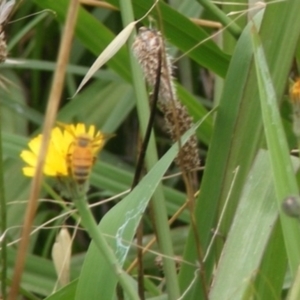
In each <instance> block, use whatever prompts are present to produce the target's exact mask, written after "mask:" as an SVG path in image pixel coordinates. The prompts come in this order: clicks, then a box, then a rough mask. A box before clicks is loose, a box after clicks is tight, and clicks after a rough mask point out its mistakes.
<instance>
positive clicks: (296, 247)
mask: <svg viewBox="0 0 300 300" xmlns="http://www.w3.org/2000/svg"><path fill="white" fill-rule="evenodd" d="M252 38H253V39H252V41H253V48H254V58H255V66H256V74H257V81H258V87H259V95H260V103H261V110H262V117H263V124H264V129H265V135H266V139H267V145H268V149H269V153H270V159H271V165H272V170H273V176H274V181H275V188H276V199H277V203H278V208H279V210H280V211H281V204H282V201H283V200H284V199H285V198H286V197H288V196H290V195H298V194H299V190H298V186H297V182H296V178H295V175H294V170H293V167H292V163H291V158H290V156H289V148H288V145H287V141H286V137H285V133H284V130H283V126H282V122H281V118H280V113H279V111H278V105H277V97H276V92H275V89H274V87H273V82H272V79H271V76H270V71H269V68H268V65H267V62H266V58H265V53H264V50H263V46H262V43H261V40H260V38H259V35H258V33H257V30H256V28H255V27H253V31H252ZM280 220H281V226H282V230H283V235H284V240H285V246H286V251H287V255H288V260H289V266H290V270H291V272H292V274H293V276H295V275H296V272H297V268H298V265H299V263H300V236H299V224H298V223H297V222H296V221H295V220H293V219H291V218H289V217H287V216H286V215H285V214H284V213H283V212H282V211H281V213H280Z"/></svg>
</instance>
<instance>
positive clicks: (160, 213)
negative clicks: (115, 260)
mask: <svg viewBox="0 0 300 300" xmlns="http://www.w3.org/2000/svg"><path fill="white" fill-rule="evenodd" d="M120 9H121V14H122V19H123V23H124V26H126V25H127V24H129V23H130V22H132V21H134V15H133V10H132V4H131V1H130V0H120ZM132 42H133V37H131V38H130V39H129V45H132ZM130 63H131V70H132V77H133V85H134V88H135V93H136V98H137V111H138V117H139V124H140V127H141V132H142V135H143V136H144V135H145V132H146V128H147V123H148V119H149V104H148V97H147V92H146V89H145V83H144V80H143V77H144V76H143V74H142V71H141V69H140V67H139V65H138V62H137V60H136V59H135V57H134V56H133V53H132V51H130ZM157 160H158V159H157V151H156V147H155V142H154V138H153V135H152V137H151V138H150V141H149V145H148V151H147V154H146V165H147V169H148V170H149V169H151V168H152V167H153V166H154V165H155V163H156V162H157ZM152 207H153V214H154V216H155V227H156V230H157V231H156V232H157V236H158V241H159V248H160V251H161V252H162V253H163V254H164V256H165V257H174V252H173V247H172V240H171V236H170V229H169V225H168V218H167V210H166V206H165V197H164V194H163V189H162V185H159V186H158V187H157V190H156V191H155V193H154V194H153V198H152ZM163 267H164V274H165V277H166V284H167V291H168V299H170V300H172V299H178V298H179V296H180V290H179V285H178V279H177V274H176V266H175V262H174V260H173V259H166V258H164V259H163Z"/></svg>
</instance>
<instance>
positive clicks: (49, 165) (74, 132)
mask: <svg viewBox="0 0 300 300" xmlns="http://www.w3.org/2000/svg"><path fill="white" fill-rule="evenodd" d="M81 136H85V138H88V139H90V141H91V148H90V151H91V153H92V155H93V156H94V157H96V155H97V153H98V152H99V151H100V150H101V149H102V148H103V145H104V143H105V140H106V136H105V135H104V134H103V133H102V132H100V131H96V129H95V126H93V125H91V126H90V127H89V128H88V129H86V127H85V125H84V124H82V123H79V124H77V125H67V124H62V123H59V126H57V127H55V128H53V129H52V131H51V137H50V142H49V146H48V152H47V155H46V158H45V164H44V169H43V172H44V174H45V175H46V176H52V177H64V176H69V177H70V176H72V174H71V173H70V163H69V157H70V156H71V155H72V152H73V151H74V147H73V145H74V142H75V141H76V139H78V138H79V137H81ZM41 141H42V135H41V134H40V135H38V136H37V137H35V138H33V139H32V140H31V141H30V142H29V143H28V147H29V149H30V150H23V151H22V152H21V155H20V156H21V158H22V159H23V160H24V161H25V162H26V163H27V166H26V167H24V168H23V173H24V175H25V176H29V177H33V176H34V173H35V168H36V165H37V158H38V155H39V150H40V148H41Z"/></svg>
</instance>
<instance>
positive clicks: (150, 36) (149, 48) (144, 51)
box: [132, 27, 200, 171]
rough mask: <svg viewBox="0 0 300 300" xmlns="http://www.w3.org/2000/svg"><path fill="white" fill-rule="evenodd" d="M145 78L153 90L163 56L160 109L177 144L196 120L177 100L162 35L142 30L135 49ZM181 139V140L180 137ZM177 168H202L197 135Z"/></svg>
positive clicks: (170, 64) (182, 152)
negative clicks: (159, 56) (159, 54)
mask: <svg viewBox="0 0 300 300" xmlns="http://www.w3.org/2000/svg"><path fill="white" fill-rule="evenodd" d="M132 49H133V52H134V54H135V56H136V57H137V59H138V61H139V63H140V65H141V67H142V69H143V72H144V76H145V78H146V80H147V82H148V84H149V85H150V86H151V88H152V89H153V88H154V84H155V82H156V74H157V68H158V52H159V51H160V50H161V53H162V56H163V57H162V69H161V80H160V88H159V99H158V106H159V108H160V110H161V111H162V112H163V114H164V118H165V122H166V127H167V130H168V132H169V134H170V136H171V138H172V140H173V141H174V142H176V141H178V138H179V136H181V135H182V134H184V133H185V132H186V131H187V130H188V129H190V128H191V127H192V125H193V120H192V118H191V116H190V115H189V113H188V111H187V109H186V107H185V106H184V105H183V104H182V103H181V102H180V101H179V100H178V98H177V94H176V89H175V85H174V82H173V77H172V63H171V59H170V57H169V56H168V54H167V52H166V49H165V45H164V40H163V38H162V35H161V33H160V32H159V31H156V30H153V29H148V28H146V27H141V28H140V29H139V33H138V35H137V37H136V39H135V41H134V43H133V45H132ZM178 135H179V136H178ZM176 164H177V165H178V166H180V167H182V168H183V169H184V170H186V171H191V170H192V169H194V168H197V167H198V166H199V165H200V160H199V152H198V145H197V138H196V136H195V135H193V136H191V138H190V139H189V140H188V141H187V143H186V144H185V145H184V146H183V147H182V148H181V149H180V151H179V154H178V156H177V158H176Z"/></svg>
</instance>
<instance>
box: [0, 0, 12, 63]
mask: <svg viewBox="0 0 300 300" xmlns="http://www.w3.org/2000/svg"><path fill="white" fill-rule="evenodd" d="M14 5H15V1H14V0H11V1H9V2H6V0H4V1H3V2H1V4H0V63H1V62H4V61H5V60H6V57H7V50H6V48H7V46H6V41H5V34H4V30H3V24H4V23H5V21H6V20H7V18H8V16H9V14H10V12H11V11H12V9H13V7H14Z"/></svg>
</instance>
